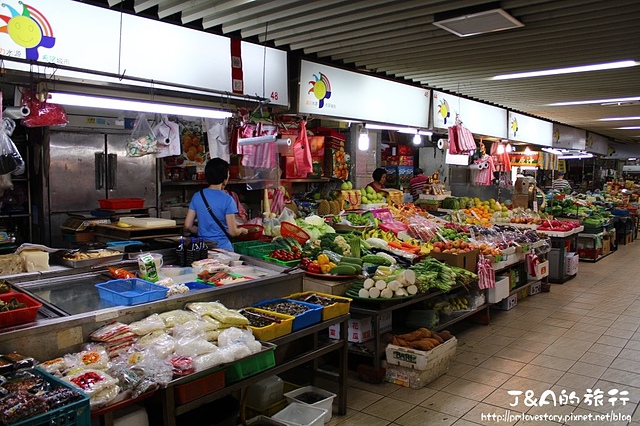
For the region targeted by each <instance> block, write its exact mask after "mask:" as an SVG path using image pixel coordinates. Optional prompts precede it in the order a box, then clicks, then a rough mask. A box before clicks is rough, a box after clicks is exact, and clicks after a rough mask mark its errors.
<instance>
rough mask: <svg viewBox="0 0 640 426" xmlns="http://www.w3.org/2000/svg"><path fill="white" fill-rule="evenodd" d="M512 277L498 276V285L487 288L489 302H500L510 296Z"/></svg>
mask: <svg viewBox="0 0 640 426" xmlns="http://www.w3.org/2000/svg"><path fill="white" fill-rule="evenodd" d="M509 282H510V279H509V277H508V276H496V286H495V287H494V288H488V289H487V302H489V303H498V302H500V301H502V300H503V299H504V298H506V297H509V288H510V284H509Z"/></svg>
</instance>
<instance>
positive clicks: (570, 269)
mask: <svg viewBox="0 0 640 426" xmlns="http://www.w3.org/2000/svg"><path fill="white" fill-rule="evenodd" d="M579 260H580V258H579V257H578V253H573V252H569V253H567V254H566V255H565V257H564V264H565V274H567V275H575V274H577V273H578V264H579Z"/></svg>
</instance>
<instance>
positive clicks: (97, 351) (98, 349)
mask: <svg viewBox="0 0 640 426" xmlns="http://www.w3.org/2000/svg"><path fill="white" fill-rule="evenodd" d="M77 356H78V360H79V361H80V363H79V365H80V366H86V367H88V368H98V369H101V370H106V369H107V367H108V366H109V355H108V353H107V351H106V349H105V348H104V346H101V345H93V346H89V345H88V347H87V349H86V350H84V351H81V352H80V353H78V355H77Z"/></svg>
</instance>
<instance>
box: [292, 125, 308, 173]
mask: <svg viewBox="0 0 640 426" xmlns="http://www.w3.org/2000/svg"><path fill="white" fill-rule="evenodd" d="M293 159H294V163H295V166H296V175H297V176H304V177H306V176H307V175H308V174H311V173H313V160H312V158H311V147H310V146H309V139H308V138H307V122H306V121H301V122H300V124H299V126H298V137H297V138H296V141H295V142H294V143H293Z"/></svg>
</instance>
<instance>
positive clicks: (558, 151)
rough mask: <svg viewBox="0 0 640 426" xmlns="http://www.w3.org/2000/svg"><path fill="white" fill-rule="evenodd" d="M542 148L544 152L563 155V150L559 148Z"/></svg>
mask: <svg viewBox="0 0 640 426" xmlns="http://www.w3.org/2000/svg"><path fill="white" fill-rule="evenodd" d="M542 150H543V151H544V152H548V153H549V154H554V155H562V151H560V150H559V149H553V148H547V147H544V148H542Z"/></svg>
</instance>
